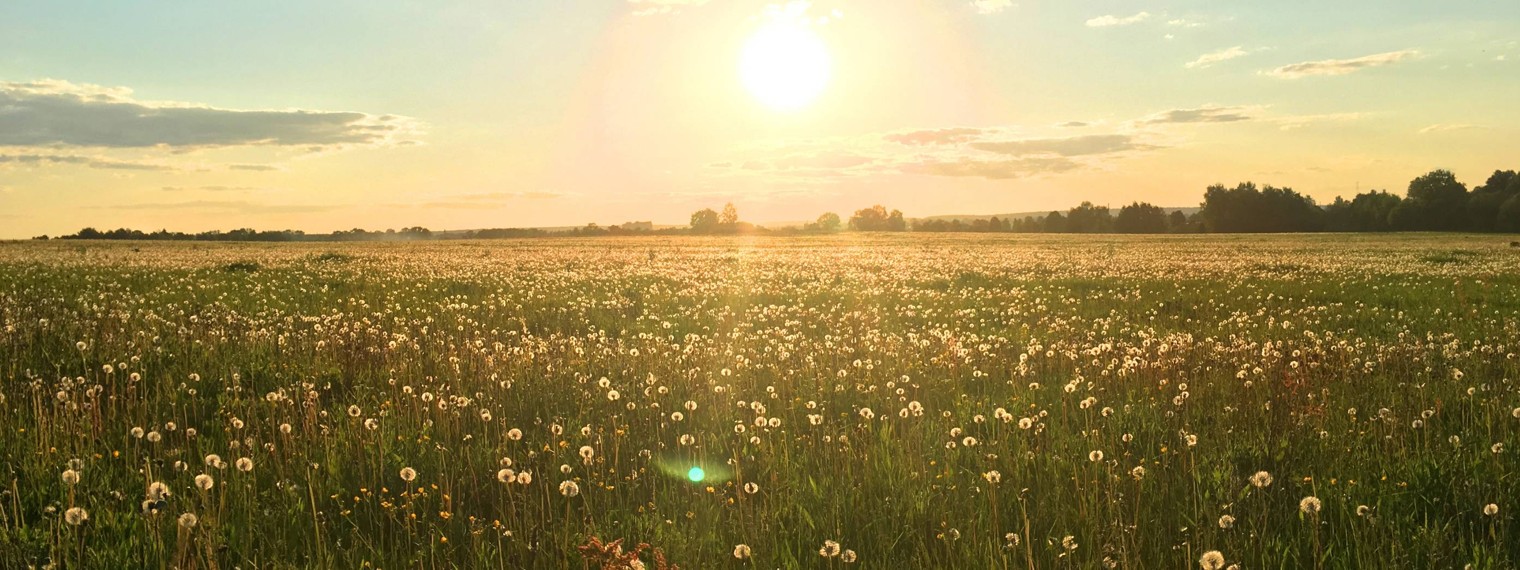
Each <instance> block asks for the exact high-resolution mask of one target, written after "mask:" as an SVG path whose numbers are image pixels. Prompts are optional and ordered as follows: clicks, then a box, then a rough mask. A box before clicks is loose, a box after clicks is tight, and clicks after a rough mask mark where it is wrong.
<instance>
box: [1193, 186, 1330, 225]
mask: <svg viewBox="0 0 1520 570" xmlns="http://www.w3.org/2000/svg"><path fill="white" fill-rule="evenodd" d="M1199 214H1200V216H1201V218H1202V219H1203V225H1204V230H1205V231H1209V232H1224V233H1252V232H1310V231H1318V230H1319V229H1320V228H1321V227H1323V226H1322V220H1321V216H1322V214H1323V212H1322V211H1321V210H1320V209H1319V206H1317V205H1315V204H1314V200H1313V199H1312V198H1309V197H1308V196H1304V195H1302V194H1299V193H1298V192H1294V191H1293V189H1291V188H1276V187H1273V186H1266V187H1264V188H1257V187H1256V185H1255V184H1252V183H1250V182H1242V183H1240V184H1238V185H1236V186H1235V187H1234V188H1227V187H1225V186H1224V185H1222V184H1215V185H1213V186H1210V187H1209V188H1208V190H1207V191H1206V192H1204V195H1203V209H1202V210H1201V211H1200V212H1199Z"/></svg>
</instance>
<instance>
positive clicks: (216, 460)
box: [205, 453, 227, 469]
mask: <svg viewBox="0 0 1520 570" xmlns="http://www.w3.org/2000/svg"><path fill="white" fill-rule="evenodd" d="M205 463H206V466H207V467H215V468H217V469H226V468H227V462H225V461H222V456H220V455H217V454H215V453H213V454H211V455H207V456H206V459H205Z"/></svg>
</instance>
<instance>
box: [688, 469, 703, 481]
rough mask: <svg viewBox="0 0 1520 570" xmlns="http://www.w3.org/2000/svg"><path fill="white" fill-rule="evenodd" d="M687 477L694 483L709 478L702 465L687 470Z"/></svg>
mask: <svg viewBox="0 0 1520 570" xmlns="http://www.w3.org/2000/svg"><path fill="white" fill-rule="evenodd" d="M686 478H687V479H691V482H692V483H701V482H702V480H703V479H706V478H707V472H706V471H703V470H702V468H701V467H692V468H691V469H690V470H688V471H687V472H686Z"/></svg>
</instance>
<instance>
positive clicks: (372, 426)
mask: <svg viewBox="0 0 1520 570" xmlns="http://www.w3.org/2000/svg"><path fill="white" fill-rule="evenodd" d="M364 429H367V430H369V431H375V430H377V429H380V420H377V419H375V418H367V419H365V420H364Z"/></svg>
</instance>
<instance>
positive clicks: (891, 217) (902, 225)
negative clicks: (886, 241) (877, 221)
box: [886, 210, 908, 232]
mask: <svg viewBox="0 0 1520 570" xmlns="http://www.w3.org/2000/svg"><path fill="white" fill-rule="evenodd" d="M886 230H887V231H889V232H905V231H908V220H906V219H904V218H903V213H902V211H900V210H892V213H891V214H887V227H886Z"/></svg>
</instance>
